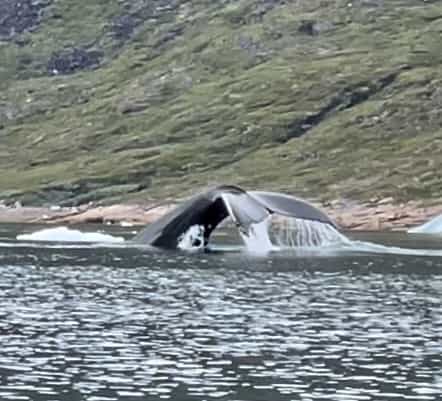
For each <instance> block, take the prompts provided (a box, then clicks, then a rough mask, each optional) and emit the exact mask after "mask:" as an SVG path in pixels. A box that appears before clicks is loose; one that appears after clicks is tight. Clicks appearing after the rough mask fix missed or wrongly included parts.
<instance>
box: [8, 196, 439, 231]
mask: <svg viewBox="0 0 442 401" xmlns="http://www.w3.org/2000/svg"><path fill="white" fill-rule="evenodd" d="M392 202H393V200H392V199H381V200H379V201H377V202H373V203H372V204H348V203H347V202H344V201H338V200H336V201H333V202H331V203H329V204H328V205H326V206H324V205H322V206H321V205H318V207H320V208H322V209H323V210H324V211H326V213H327V214H328V215H329V216H331V217H332V218H333V219H334V220H335V221H336V223H337V224H338V226H339V227H341V228H342V229H343V230H356V231H391V230H394V231H406V230H408V229H409V228H410V227H414V226H417V225H420V224H422V223H425V222H426V221H428V220H430V219H431V218H433V217H434V216H437V215H439V214H441V213H442V206H431V207H423V206H421V205H420V204H419V203H418V202H408V203H406V204H394V203H392ZM173 207H175V204H174V203H164V204H159V205H158V204H152V205H140V204H133V205H132V204H131V205H128V204H116V205H112V206H93V205H83V206H79V207H59V206H52V207H48V208H37V207H22V206H21V205H20V204H19V203H17V204H16V205H15V206H14V207H6V206H2V205H1V204H0V223H50V224H85V223H99V224H114V223H123V222H124V223H130V224H134V225H142V224H148V223H151V222H153V221H155V220H156V219H158V218H159V217H161V216H163V215H164V214H165V213H167V212H168V211H170V210H171V209H172V208H173Z"/></svg>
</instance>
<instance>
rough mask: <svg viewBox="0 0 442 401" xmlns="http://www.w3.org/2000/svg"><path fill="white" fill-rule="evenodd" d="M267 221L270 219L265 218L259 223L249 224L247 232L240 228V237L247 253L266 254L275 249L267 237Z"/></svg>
mask: <svg viewBox="0 0 442 401" xmlns="http://www.w3.org/2000/svg"><path fill="white" fill-rule="evenodd" d="M269 222H270V219H269V218H267V219H265V220H264V221H261V222H260V223H256V224H251V225H250V227H249V229H248V231H247V232H243V231H241V230H240V234H241V237H242V239H243V241H244V243H245V244H246V247H247V251H248V252H249V253H253V254H254V255H267V254H268V253H269V252H271V251H273V250H275V247H274V246H273V244H272V241H271V240H270V237H269Z"/></svg>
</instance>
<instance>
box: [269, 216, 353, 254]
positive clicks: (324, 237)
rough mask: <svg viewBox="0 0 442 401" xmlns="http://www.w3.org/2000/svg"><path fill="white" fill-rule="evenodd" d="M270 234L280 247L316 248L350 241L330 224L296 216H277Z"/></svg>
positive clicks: (347, 243)
mask: <svg viewBox="0 0 442 401" xmlns="http://www.w3.org/2000/svg"><path fill="white" fill-rule="evenodd" d="M272 236H273V238H274V241H275V243H276V245H278V246H279V247H280V248H300V247H302V248H317V247H326V246H331V245H349V244H351V241H350V240H349V239H348V238H347V237H346V236H345V235H343V234H341V233H340V232H339V231H338V230H336V229H335V228H334V227H333V226H332V225H330V224H326V223H321V222H319V221H310V220H304V219H297V218H288V217H287V218H278V219H277V220H276V221H275V222H274V223H273V225H272Z"/></svg>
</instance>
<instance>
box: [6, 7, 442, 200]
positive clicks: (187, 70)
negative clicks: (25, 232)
mask: <svg viewBox="0 0 442 401" xmlns="http://www.w3.org/2000/svg"><path fill="white" fill-rule="evenodd" d="M71 3H72V2H71V1H68V0H59V1H57V2H56V3H54V4H53V5H52V6H50V7H49V8H48V9H47V10H46V12H45V14H44V18H43V21H42V23H41V24H40V25H39V26H38V27H37V28H36V29H35V30H33V31H32V32H31V33H30V32H27V33H23V34H22V35H20V36H19V39H20V41H19V44H17V43H16V42H17V41H3V42H0V59H1V60H2V62H1V63H0V78H1V79H0V171H1V175H0V199H1V198H6V199H8V198H11V199H12V198H14V199H16V198H21V199H23V200H24V202H26V203H34V204H35V203H45V202H47V201H49V202H54V203H55V202H67V203H82V202H84V201H89V200H105V201H114V200H117V199H118V200H120V199H123V200H124V199H132V198H134V199H142V198H164V197H166V196H173V195H175V194H181V193H183V192H189V191H193V190H194V189H195V187H205V186H207V185H211V184H215V183H220V182H228V183H236V184H241V185H246V186H247V187H260V188H272V189H281V190H286V191H289V192H294V193H297V194H300V195H303V196H308V197H318V198H321V199H323V200H325V199H331V198H335V197H350V198H354V199H366V198H371V197H373V196H375V195H377V196H390V195H391V196H394V197H395V198H396V199H401V200H406V199H424V200H427V201H431V199H436V198H440V197H442V177H441V175H440V171H441V164H442V157H440V153H441V150H442V89H441V88H442V82H441V81H442V66H441V63H442V40H441V36H442V35H441V33H442V4H441V3H440V2H431V1H427V2H425V3H424V2H422V1H419V0H391V1H381V0H379V1H374V0H373V1H367V0H366V1H362V0H360V1H354V2H353V3H352V6H351V7H350V6H349V4H348V1H319V0H298V1H286V2H282V1H278V0H273V1H270V0H261V1H259V0H238V1H230V2H229V1H224V2H221V1H218V2H214V1H210V0H199V1H185V0H176V1H174V2H170V3H172V4H173V5H174V7H172V9H169V8H167V7H166V8H165V9H163V8H161V7H162V6H163V5H164V4H165V3H167V1H164V0H163V1H158V0H157V3H158V4H157V3H155V4H157V5H158V7H160V8H158V9H156V10H154V11H149V10H148V12H145V13H144V14H143V13H142V12H141V11H142V10H145V7H146V4H152V2H148V1H138V2H137V1H132V2H129V3H131V4H132V6H131V7H132V9H131V10H130V11H131V12H137V13H138V14H139V15H143V18H144V19H145V20H146V21H145V22H144V23H139V24H138V25H137V26H136V27H135V29H134V31H133V33H132V35H131V37H130V38H128V39H126V40H124V41H123V40H121V38H117V37H116V36H115V34H113V31H112V29H113V28H112V21H115V18H117V17H118V16H120V15H123V14H124V13H125V12H127V10H125V9H124V8H123V3H122V2H117V1H116V0H112V1H103V0H88V1H85V0H83V1H82V3H84V4H83V6H78V3H79V2H76V4H75V7H74V6H72V4H71ZM137 7H138V9H137ZM143 7H144V8H143ZM140 10H141V11H140ZM72 46H76V47H85V48H92V49H99V50H101V51H103V54H104V58H103V61H102V65H101V67H100V68H98V69H95V70H88V71H83V72H77V73H75V74H71V75H65V76H61V75H59V76H49V75H48V73H47V68H46V65H47V62H48V60H49V58H50V57H51V54H52V53H53V52H54V51H55V52H56V51H61V50H63V49H66V48H68V47H72ZM3 60H4V61H3Z"/></svg>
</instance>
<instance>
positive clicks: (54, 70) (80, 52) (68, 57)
mask: <svg viewBox="0 0 442 401" xmlns="http://www.w3.org/2000/svg"><path fill="white" fill-rule="evenodd" d="M102 58H103V52H102V51H99V50H87V49H82V48H73V49H66V50H63V51H61V52H57V53H54V54H53V55H52V57H51V58H50V60H49V62H48V66H47V70H48V73H49V74H50V75H59V74H72V73H74V72H77V71H81V70H91V69H94V68H98V67H99V66H100V62H101V59H102Z"/></svg>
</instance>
